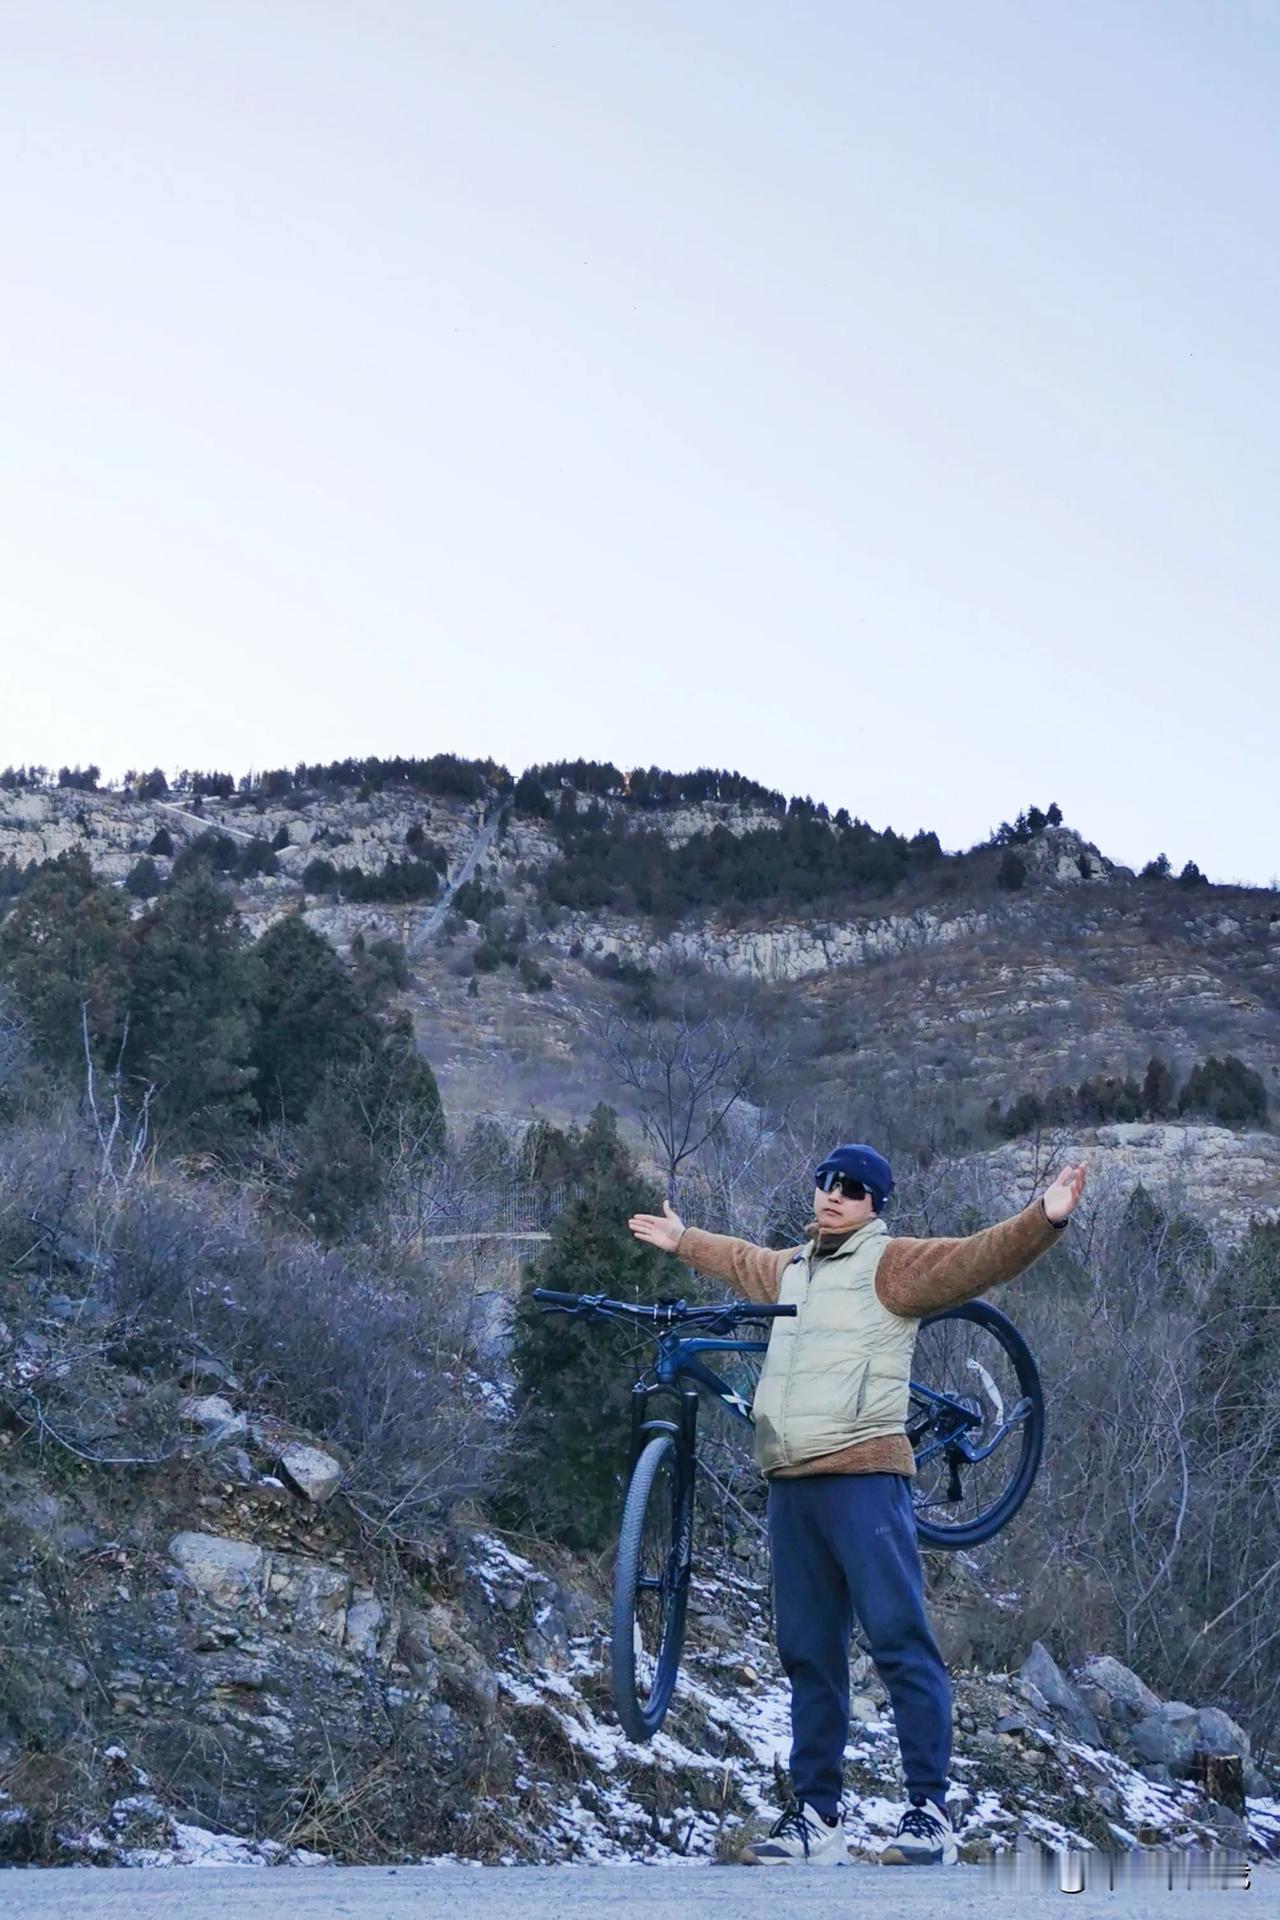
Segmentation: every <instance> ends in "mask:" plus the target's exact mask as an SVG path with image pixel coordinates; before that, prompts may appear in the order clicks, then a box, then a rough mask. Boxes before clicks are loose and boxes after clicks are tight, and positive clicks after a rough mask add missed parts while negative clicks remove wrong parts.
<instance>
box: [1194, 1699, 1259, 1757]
mask: <svg viewBox="0 0 1280 1920" xmlns="http://www.w3.org/2000/svg"><path fill="white" fill-rule="evenodd" d="M1196 1746H1197V1748H1198V1749H1199V1751H1200V1752H1201V1753H1213V1754H1236V1755H1238V1756H1239V1758H1240V1759H1241V1760H1244V1761H1246V1762H1247V1761H1248V1760H1249V1758H1250V1756H1251V1754H1252V1751H1253V1745H1252V1742H1251V1741H1250V1739H1249V1736H1248V1734H1247V1733H1246V1732H1245V1730H1244V1728H1243V1727H1242V1726H1239V1725H1238V1724H1237V1722H1236V1721H1234V1720H1233V1719H1232V1718H1231V1715H1230V1714H1229V1713H1224V1712H1223V1711H1222V1708H1221V1707H1201V1709H1200V1711H1199V1713H1198V1714H1197V1715H1196Z"/></svg>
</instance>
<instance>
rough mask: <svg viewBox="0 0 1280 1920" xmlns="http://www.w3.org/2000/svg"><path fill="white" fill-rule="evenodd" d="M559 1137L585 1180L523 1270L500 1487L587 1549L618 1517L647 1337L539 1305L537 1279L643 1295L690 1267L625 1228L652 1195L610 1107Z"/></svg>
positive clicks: (566, 1158)
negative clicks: (634, 1389)
mask: <svg viewBox="0 0 1280 1920" xmlns="http://www.w3.org/2000/svg"><path fill="white" fill-rule="evenodd" d="M564 1144H565V1145H567V1148H568V1151H567V1152H560V1153H558V1154H556V1155H555V1156H554V1157H555V1158H556V1159H557V1160H558V1161H559V1164H560V1166H561V1168H562V1169H563V1170H564V1171H566V1172H568V1173H569V1174H570V1175H571V1177H572V1178H573V1179H574V1180H575V1181H576V1182H580V1183H581V1186H582V1189H583V1190H582V1193H581V1196H580V1198H578V1199H576V1200H574V1201H573V1202H572V1204H571V1205H570V1206H568V1207H567V1208H566V1209H565V1211H564V1212H563V1213H562V1214H561V1216H560V1218H559V1219H558V1220H557V1221H556V1224H555V1227H554V1229H553V1231H552V1238H551V1244H550V1246H549V1247H548V1248H547V1250H546V1252H545V1253H544V1254H543V1255H542V1256H541V1257H540V1258H539V1259H537V1260H534V1261H531V1262H529V1263H527V1264H526V1266H525V1268H524V1272H523V1275H522V1278H521V1286H520V1300H519V1305H518V1308H517V1313H516V1324H515V1343H514V1349H513V1359H514V1363H515V1371H516V1379H517V1382H518V1392H517V1401H518V1420H517V1426H516V1429H515V1430H516V1432H517V1433H518V1435H519V1442H518V1447H517V1448H516V1449H515V1450H513V1455H512V1458H511V1461H510V1466H509V1476H508V1485H507V1489H506V1496H507V1499H508V1501H509V1503H510V1505H511V1507H512V1509H513V1510H514V1511H515V1512H517V1513H519V1514H520V1515H521V1516H522V1517H523V1518H525V1519H526V1520H527V1521H529V1522H531V1523H532V1524H533V1525H535V1526H536V1527H538V1528H540V1529H542V1530H544V1531H545V1532H547V1533H549V1534H551V1535H552V1536H553V1537H554V1538H556V1539H558V1540H561V1541H563V1542H564V1543H565V1544H566V1545H569V1546H575V1547H580V1548H594V1547H599V1546H602V1545H603V1544H604V1542H605V1541H606V1540H607V1539H608V1538H609V1537H610V1535H611V1532H612V1530H613V1529H614V1528H615V1527H616V1525H617V1519H618V1512H619V1506H620V1502H621V1496H622V1476H623V1473H624V1472H625V1469H626V1463H627V1444H628V1438H629V1432H630V1428H629V1420H630V1411H629V1409H630V1399H631V1386H632V1382H633V1381H634V1379H635V1377H636V1374H637V1372H638V1371H639V1370H640V1369H641V1368H643V1367H644V1366H645V1365H647V1363H648V1358H649V1354H650V1351H651V1348H650V1344H649V1342H648V1340H647V1339H646V1338H645V1336H644V1335H643V1334H637V1333H636V1332H635V1331H634V1330H633V1329H630V1328H627V1327H623V1326H608V1325H605V1324H603V1323H601V1322H594V1323H593V1322H588V1321H584V1320H578V1319H574V1318H571V1317H569V1316H568V1315H566V1314H558V1313H549V1312H546V1311H544V1310H543V1309H542V1308H540V1307H539V1306H538V1304H537V1302H536V1301H535V1300H533V1298H532V1294H533V1289H534V1288H535V1287H553V1288H556V1289H558V1290H559V1291H561V1292H565V1293H603V1294H606V1295H607V1296H608V1297H609V1298H610V1299H614V1300H628V1301H634V1302H637V1303H651V1302H653V1301H655V1300H657V1299H659V1298H662V1297H663V1296H664V1295H667V1294H669V1293H672V1292H675V1291H678V1290H679V1289H680V1288H681V1287H682V1286H683V1285H684V1284H685V1283H686V1278H687V1277H686V1276H685V1275H684V1274H683V1273H682V1272H681V1270H680V1269H679V1268H675V1267H673V1266H672V1265H671V1264H670V1263H669V1261H668V1260H667V1259H666V1258H665V1257H664V1256H663V1255H661V1254H659V1253H657V1252H656V1251H655V1250H654V1249H653V1248H650V1247H643V1246H641V1245H640V1243H639V1242H638V1241H636V1240H634V1239H633V1238H632V1236H631V1234H630V1233H629V1232H628V1230H627V1220H628V1218H629V1217H630V1215H631V1214H633V1213H635V1212H638V1211H642V1212H651V1211H653V1210H654V1209H655V1208H656V1206H657V1204H658V1203H657V1198H656V1195H655V1194H654V1193H652V1192H651V1191H649V1190H647V1189H646V1188H645V1186H644V1185H643V1184H642V1182H641V1181H640V1179H639V1177H638V1175H637V1172H636V1168H635V1165H634V1163H633V1161H632V1160H631V1157H630V1155H629V1154H628V1152H627V1150H626V1147H625V1146H624V1144H623V1142H622V1141H621V1140H620V1139H619V1137H618V1132H617V1124H616V1120H615V1117H614V1115H613V1113H612V1112H611V1110H610V1109H609V1108H608V1107H597V1108H596V1110H595V1112H594V1114H593V1115H592V1116H591V1120H590V1122H589V1124H588V1126H587V1128H586V1129H585V1131H584V1132H583V1133H582V1134H581V1135H580V1136H570V1137H569V1139H568V1141H567V1143H564ZM544 1146H545V1142H544Z"/></svg>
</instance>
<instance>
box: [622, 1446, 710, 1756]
mask: <svg viewBox="0 0 1280 1920" xmlns="http://www.w3.org/2000/svg"><path fill="white" fill-rule="evenodd" d="M692 1549H693V1475H692V1471H691V1463H686V1462H685V1460H684V1459H683V1458H682V1454H681V1449H680V1448H679V1446H678V1444H677V1441H676V1437H675V1435H674V1434H670V1433H658V1434H655V1435H654V1437H653V1438H652V1439H651V1440H650V1441H648V1442H647V1444H646V1446H645V1448H644V1450H643V1452H642V1453H641V1455H640V1457H639V1459H638V1460H637V1461H636V1464H635V1469H634V1471H633V1472H632V1475H631V1484H630V1486H629V1487H628V1488H627V1498H626V1504H625V1506H624V1507H623V1510H622V1525H621V1527H620V1529H619V1533H618V1556H617V1559H616V1561H615V1562H614V1575H613V1643H612V1647H611V1669H612V1680H613V1704H614V1708H615V1710H616V1712H617V1715H618V1719H619V1721H620V1722H621V1724H622V1728H623V1731H624V1732H625V1733H627V1734H629V1735H630V1737H631V1739H633V1740H640V1741H644V1740H651V1739H652V1738H653V1736H654V1734H655V1733H656V1732H657V1731H658V1728H659V1727H660V1726H661V1725H662V1722H663V1720H664V1719H665V1718H666V1713H667V1708H668V1707H669V1706H670V1704H671V1696H672V1694H673V1693H674V1691H675V1684H676V1674H677V1672H678V1671H679V1667H680V1654H681V1650H682V1649H683V1646H684V1622H685V1608H686V1606H687V1604H688V1599H689V1566H690V1559H691V1555H692Z"/></svg>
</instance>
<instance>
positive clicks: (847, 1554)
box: [630, 1145, 1085, 1866]
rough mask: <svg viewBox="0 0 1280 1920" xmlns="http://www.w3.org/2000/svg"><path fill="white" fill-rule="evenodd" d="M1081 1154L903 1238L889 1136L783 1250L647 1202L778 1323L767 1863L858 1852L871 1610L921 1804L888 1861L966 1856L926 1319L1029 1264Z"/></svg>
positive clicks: (907, 1768)
mask: <svg viewBox="0 0 1280 1920" xmlns="http://www.w3.org/2000/svg"><path fill="white" fill-rule="evenodd" d="M1084 1179H1085V1169H1084V1166H1083V1164H1081V1165H1079V1166H1074V1167H1068V1168H1067V1169H1066V1171H1065V1172H1063V1173H1061V1174H1060V1175H1059V1176H1058V1178H1057V1179H1056V1180H1055V1181H1054V1183H1053V1185H1052V1186H1051V1187H1049V1188H1048V1190H1047V1191H1046V1192H1045V1193H1044V1194H1043V1195H1042V1196H1041V1197H1040V1198H1039V1199H1037V1200H1033V1201H1032V1202H1031V1204H1030V1206H1028V1207H1025V1208H1024V1209H1023V1211H1022V1212H1021V1213H1017V1214H1014V1215H1013V1217H1012V1218H1011V1219H1008V1220H1002V1221H1001V1222H1000V1223H999V1224H998V1225H997V1226H994V1227H987V1228H986V1229H985V1230H984V1231H983V1232H981V1233H974V1234H970V1235H969V1236H968V1237H967V1238H965V1239H959V1240H944V1239H931V1240H914V1239H907V1238H905V1237H902V1238H896V1237H891V1236H890V1234H889V1231H888V1229H887V1227H886V1226H885V1223H884V1221H883V1220H882V1219H881V1217H880V1216H881V1212H882V1210H883V1208H884V1204H885V1202H886V1200H887V1199H888V1198H889V1196H890V1194H891V1193H892V1192H893V1174H892V1172H891V1170H890V1167H889V1163H888V1161H887V1160H886V1159H885V1158H884V1156H883V1155H882V1154H880V1153H877V1152H876V1151H875V1149H874V1148H873V1147H868V1146H861V1145H846V1146H839V1147H836V1148H835V1149H834V1150H833V1151H832V1152H831V1153H829V1154H828V1155H827V1157H826V1159H825V1160H823V1161H822V1163H821V1165H820V1166H819V1167H818V1169H817V1172H816V1174H815V1192H814V1219H813V1221H812V1223H811V1225H810V1227H809V1230H808V1233H807V1236H806V1238H805V1241H804V1244H803V1245H802V1246H799V1247H789V1248H785V1249H782V1250H778V1249H775V1248H772V1247H757V1246H753V1245H752V1244H751V1242H750V1241H747V1240H737V1239H734V1238H733V1237H732V1236H731V1235H729V1234H723V1233H703V1232H702V1231H701V1230H700V1229H699V1228H697V1227H686V1226H685V1224H684V1222H683V1220H681V1218H680V1216H679V1215H678V1214H677V1213H675V1212H674V1211H673V1210H672V1208H671V1207H670V1206H664V1208H663V1211H662V1213H661V1214H652V1213H638V1214H636V1215H634V1216H633V1218H632V1220H631V1222H630V1226H631V1231H632V1233H633V1234H634V1235H635V1237H636V1238H637V1239H638V1240H643V1241H645V1242H646V1243H647V1244H648V1245H649V1246H653V1247H660V1248H661V1249H662V1250H663V1251H664V1252H666V1253H673V1254H677V1255H678V1256H679V1258H680V1259H681V1260H684V1261H687V1262H688V1264H689V1265H690V1266H691V1267H694V1268H696V1269H697V1271H698V1272H699V1273H704V1274H707V1275H709V1276H710V1277H711V1278H712V1279H715V1280H722V1281H725V1282H726V1283H727V1284H728V1285H729V1286H730V1287H732V1288H733V1289H734V1291H735V1292H736V1293H739V1294H741V1295H743V1296H744V1298H746V1299H748V1300H754V1301H758V1302H759V1303H760V1304H761V1305H772V1304H774V1303H775V1302H777V1303H782V1304H794V1305H795V1306H796V1309H797V1312H796V1316H795V1318H789V1317H788V1318H783V1319H779V1320H775V1321H774V1323H773V1326H772V1330H771V1332H770V1335H769V1347H768V1352H767V1354H766V1355H765V1361H764V1366H763V1368H762V1370H761V1374H760V1384H759V1386H758V1387H757V1389H756V1394H755V1402H754V1405H753V1408H752V1417H753V1419H754V1422H755V1452H756V1460H757V1463H758V1464H759V1466H760V1468H761V1470H762V1471H763V1473H764V1474H765V1476H766V1478H767V1480H768V1483H769V1496H768V1504H769V1552H770V1557H771V1559H772V1563H773V1589H774V1613H775V1625H776V1629H777V1637H778V1653H779V1655H780V1657H781V1660H782V1665H783V1669H784V1671H785V1672H786V1675H787V1679H788V1680H789V1682H790V1685H791V1731H792V1746H791V1780H792V1786H793V1789H794V1794H795V1802H794V1805H793V1806H791V1807H790V1808H788V1809H787V1810H786V1811H785V1812H784V1813H783V1814H782V1816H781V1818H780V1819H779V1820H778V1821H777V1822H776V1824H775V1826H774V1827H773V1830H772V1832H771V1833H770V1835H769V1837H768V1839H767V1840H761V1841H757V1842H756V1843H755V1844H754V1845H753V1846H751V1847H749V1848H748V1849H747V1851H746V1854H745V1856H744V1857H745V1858H746V1859H747V1860H749V1861H750V1862H751V1863H752V1864H754V1865H759V1866H786V1865H788V1864H792V1863H797V1862H798V1863H800V1864H804V1863H805V1862H808V1863H809V1864H810V1865H831V1866H835V1865H839V1864H840V1863H841V1862H842V1861H844V1860H846V1859H847V1858H848V1854H847V1850H846V1847H845V1839H844V1827H843V1823H842V1820H841V1817H840V1798H841V1788H842V1785H843V1776H844V1749H845V1742H846V1740H847V1738H848V1731H849V1640H850V1635H851V1633H852V1629H853V1619H854V1616H855V1615H856V1616H857V1619H858V1621H859V1623H860V1624H861V1627H862V1630H863V1632H864V1634H865V1635H866V1638H867V1643H868V1645H869V1647H870V1650H871V1657H872V1659H873V1660H874V1662H875V1666H876V1671H877V1672H878V1674H879V1675H880V1678H881V1680H882V1681H883V1683H884V1686H885V1688H886V1690H887V1692H888V1695H889V1699H890V1701H891V1703H892V1706H893V1717H894V1725H895V1727H896V1729H897V1734H898V1744H899V1747H900V1749H901V1752H902V1765H903V1773H904V1776H905V1781H906V1789H907V1799H908V1806H907V1809H906V1811H905V1812H904V1814H903V1816H902V1818H901V1820H900V1821H899V1823H898V1831H897V1834H896V1835H895V1837H894V1839H893V1840H892V1841H891V1842H890V1844H889V1845H888V1846H887V1847H886V1848H885V1850H884V1852H883V1853H882V1855H881V1859H882V1860H883V1861H884V1862H885V1863H886V1864H888V1865H895V1866H896V1865H940V1864H948V1865H949V1864H950V1863H951V1862H953V1861H954V1860H955V1859H956V1857H957V1846H956V1836H955V1833H954V1831H953V1829H952V1825H951V1821H950V1818H949V1816H948V1813H947V1806H946V1796H947V1775H948V1769H949V1765H950V1759H951V1688H950V1683H949V1681H948V1679H947V1671H946V1667H945V1666H944V1664H943V1661H942V1656H941V1654H940V1653H939V1652H938V1648H937V1645H936V1643H935V1641H934V1638H933V1634H932V1632H931V1631H930V1628H929V1622H928V1619H927V1617H926V1615H925V1608H924V1579H923V1573H922V1569H921V1565H920V1552H919V1548H918V1546H917V1544H916V1528H915V1515H914V1511H913V1507H912V1501H911V1489H910V1479H911V1476H912V1474H913V1473H914V1472H915V1461H914V1458H913V1456H912V1452H911V1443H910V1441H909V1440H908V1439H907V1434H906V1419H907V1396H908V1389H909V1383H910V1378H911V1352H912V1348H913V1346H914V1345H915V1337H916V1328H917V1326H918V1325H919V1322H920V1321H921V1320H922V1319H923V1318H924V1317H925V1315H927V1314H931V1313H938V1312H940V1311H941V1310H942V1309H943V1308H945V1307H953V1306H956V1305H958V1304H959V1303H960V1302H961V1301H963V1300H972V1299H975V1298H976V1297H977V1295H979V1294H981V1293H984V1292H985V1291H986V1290H987V1288H988V1287H992V1286H996V1285H998V1284H999V1283H1001V1282H1003V1281H1006V1280H1012V1279H1014V1278H1016V1276H1017V1275H1018V1274H1020V1273H1024V1272H1025V1271H1026V1269H1027V1268H1028V1267H1029V1266H1030V1265H1031V1264H1032V1262H1033V1261H1034V1260H1038V1259H1039V1257H1040V1255H1041V1254H1042V1253H1044V1252H1045V1251H1046V1249H1047V1248H1049V1247H1050V1246H1052V1245H1053V1243H1054V1240H1055V1239H1056V1238H1057V1236H1058V1234H1059V1233H1060V1232H1061V1231H1062V1229H1063V1228H1064V1227H1065V1226H1066V1224H1067V1221H1068V1219H1069V1218H1070V1216H1071V1213H1072V1211H1073V1209H1074V1208H1075V1206H1076V1204H1077V1202H1078V1201H1079V1199H1080V1195H1081V1193H1082V1192H1083V1191H1084Z"/></svg>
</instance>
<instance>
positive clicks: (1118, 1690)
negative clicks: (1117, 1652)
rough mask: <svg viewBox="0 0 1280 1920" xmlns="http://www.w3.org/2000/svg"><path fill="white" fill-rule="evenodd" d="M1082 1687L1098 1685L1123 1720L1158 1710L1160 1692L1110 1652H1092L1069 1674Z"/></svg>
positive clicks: (1118, 1716)
mask: <svg viewBox="0 0 1280 1920" xmlns="http://www.w3.org/2000/svg"><path fill="white" fill-rule="evenodd" d="M1072 1678H1073V1679H1074V1680H1075V1682H1076V1684H1077V1685H1078V1686H1081V1687H1097V1688H1098V1689H1099V1690H1100V1691H1101V1692H1102V1693H1104V1694H1105V1695H1106V1696H1107V1699H1108V1700H1109V1701H1110V1702H1111V1712H1112V1714H1113V1715H1114V1717H1115V1718H1116V1719H1117V1720H1119V1721H1121V1722H1122V1723H1124V1722H1128V1723H1129V1724H1133V1723H1134V1722H1135V1721H1138V1720H1142V1719H1145V1718H1146V1717H1147V1716H1148V1715H1149V1714H1154V1713H1158V1712H1159V1710H1160V1696H1159V1694H1158V1693H1153V1692H1152V1691H1151V1688H1150V1687H1149V1686H1148V1685H1147V1683H1146V1681H1145V1680H1139V1678H1138V1676H1137V1674H1136V1673H1134V1672H1133V1670H1132V1668H1130V1667H1126V1666H1125V1665H1124V1664H1123V1663H1122V1662H1121V1661H1119V1660H1116V1659H1113V1658H1112V1656H1111V1655H1110V1654H1109V1653H1095V1654H1093V1655H1091V1656H1090V1658H1089V1659H1088V1660H1085V1661H1084V1662H1083V1663H1082V1664H1081V1665H1080V1666H1078V1667H1077V1668H1076V1670H1075V1673H1074V1674H1073V1675H1072Z"/></svg>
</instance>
